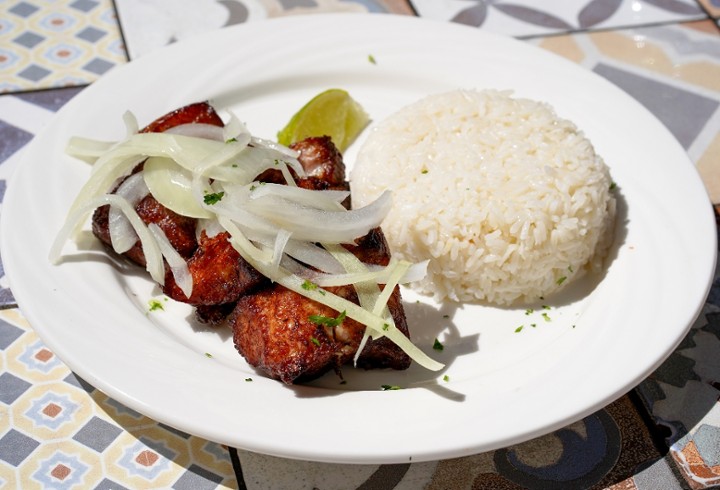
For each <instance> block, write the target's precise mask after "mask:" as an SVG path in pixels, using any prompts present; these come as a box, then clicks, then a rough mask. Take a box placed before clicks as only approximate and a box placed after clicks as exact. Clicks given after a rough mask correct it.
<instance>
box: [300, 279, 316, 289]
mask: <svg viewBox="0 0 720 490" xmlns="http://www.w3.org/2000/svg"><path fill="white" fill-rule="evenodd" d="M302 288H303V289H304V290H305V291H315V290H316V289H317V288H318V285H317V284H315V283H314V282H311V281H308V280H307V279H305V282H303V283H302Z"/></svg>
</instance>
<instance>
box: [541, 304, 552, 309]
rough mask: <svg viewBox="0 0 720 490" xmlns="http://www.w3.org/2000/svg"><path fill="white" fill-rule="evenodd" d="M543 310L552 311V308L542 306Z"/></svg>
mask: <svg viewBox="0 0 720 490" xmlns="http://www.w3.org/2000/svg"><path fill="white" fill-rule="evenodd" d="M542 309H543V310H552V306H548V305H542Z"/></svg>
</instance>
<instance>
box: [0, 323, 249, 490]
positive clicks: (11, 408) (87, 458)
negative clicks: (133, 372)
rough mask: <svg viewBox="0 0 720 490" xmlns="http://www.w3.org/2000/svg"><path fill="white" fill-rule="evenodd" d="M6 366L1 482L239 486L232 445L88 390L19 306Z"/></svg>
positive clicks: (2, 352) (0, 399)
mask: <svg viewBox="0 0 720 490" xmlns="http://www.w3.org/2000/svg"><path fill="white" fill-rule="evenodd" d="M0 368H2V372H0V487H1V488H17V489H20V488H22V489H25V488H186V489H190V488H237V480H236V478H235V472H234V470H233V466H232V462H231V460H230V455H229V453H228V450H227V449H226V448H224V447H222V446H220V445H218V444H216V443H212V442H209V441H206V440H204V439H200V438H196V437H194V436H190V435H187V434H183V433H179V432H178V431H175V430H168V429H167V428H165V427H163V426H161V425H160V424H158V423H157V422H155V421H153V420H151V419H148V418H147V417H144V416H142V415H140V414H137V413H136V412H133V411H127V410H122V409H121V408H119V407H122V405H120V404H118V403H117V402H115V401H114V400H111V399H110V398H108V397H107V396H105V395H104V394H102V393H100V392H98V391H97V390H93V391H91V392H90V393H88V391H86V389H85V386H86V385H85V384H84V382H79V381H78V380H77V379H76V378H75V377H74V376H73V375H72V374H71V373H70V371H69V370H68V368H67V367H65V365H64V364H63V363H62V362H60V361H59V360H58V359H57V357H56V356H55V355H54V354H53V353H52V352H51V351H50V350H49V349H47V348H46V347H45V346H44V345H43V343H42V342H41V341H40V339H39V338H38V337H37V335H36V334H35V333H34V332H33V331H32V330H31V329H30V327H29V325H28V324H27V322H25V320H24V319H23V318H22V316H21V315H20V314H19V312H18V311H17V310H4V311H2V312H0Z"/></svg>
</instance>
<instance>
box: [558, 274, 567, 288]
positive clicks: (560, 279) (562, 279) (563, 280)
mask: <svg viewBox="0 0 720 490" xmlns="http://www.w3.org/2000/svg"><path fill="white" fill-rule="evenodd" d="M566 280H567V276H562V277H560V278H558V280H557V281H555V282H556V283H557V285H558V286H559V285H560V284H562V283H564V282H565V281H566Z"/></svg>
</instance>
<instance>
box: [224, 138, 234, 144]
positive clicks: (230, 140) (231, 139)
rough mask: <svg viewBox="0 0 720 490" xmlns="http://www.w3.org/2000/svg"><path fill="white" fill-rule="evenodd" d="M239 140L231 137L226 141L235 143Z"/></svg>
mask: <svg viewBox="0 0 720 490" xmlns="http://www.w3.org/2000/svg"><path fill="white" fill-rule="evenodd" d="M236 141H237V138H230V139H229V140H225V143H235V142H236Z"/></svg>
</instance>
